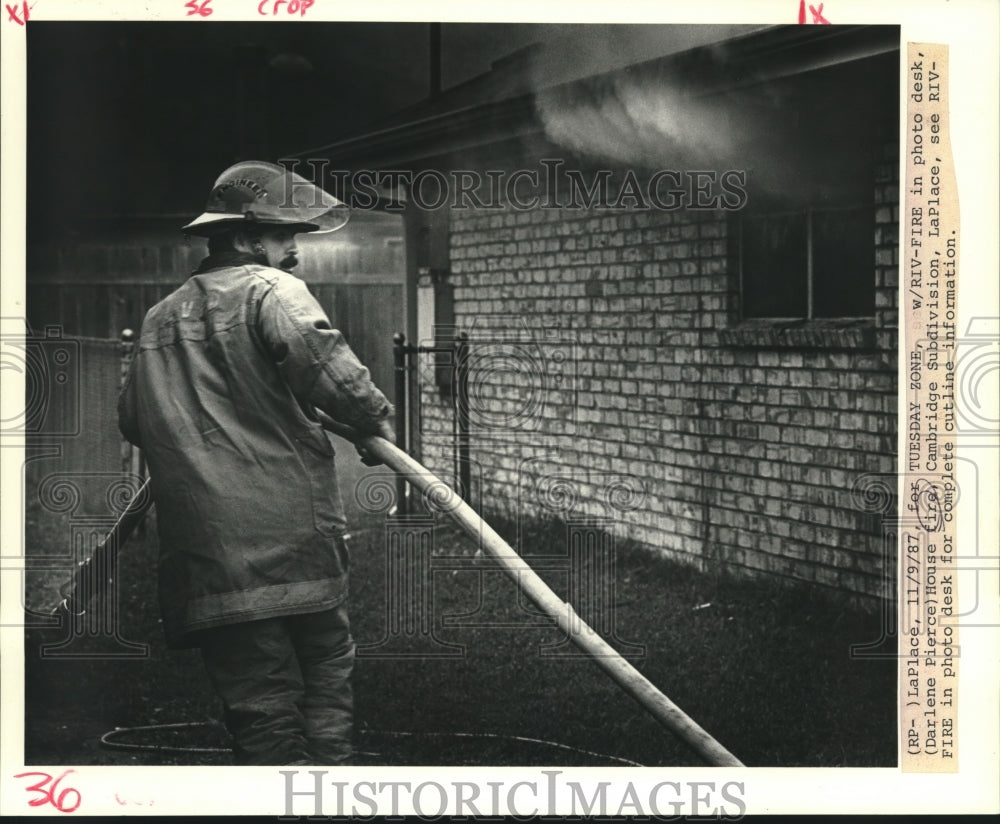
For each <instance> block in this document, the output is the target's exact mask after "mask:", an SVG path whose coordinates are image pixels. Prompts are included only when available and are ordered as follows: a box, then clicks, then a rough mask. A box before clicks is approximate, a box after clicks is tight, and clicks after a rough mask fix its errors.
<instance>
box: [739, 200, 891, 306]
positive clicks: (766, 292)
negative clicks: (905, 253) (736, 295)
mask: <svg viewBox="0 0 1000 824" xmlns="http://www.w3.org/2000/svg"><path fill="white" fill-rule="evenodd" d="M874 260H875V214H874V209H873V208H872V207H871V206H860V207H857V206H855V207H851V206H845V207H834V208H827V209H805V210H794V211H786V212H771V213H763V214H759V215H753V214H748V215H746V216H745V217H744V218H743V220H742V222H741V226H740V271H741V275H742V291H743V316H744V317H746V318H808V319H812V318H842V317H864V316H867V315H872V314H873V313H874V309H875V279H874V269H873V265H874Z"/></svg>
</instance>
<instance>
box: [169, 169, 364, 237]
mask: <svg viewBox="0 0 1000 824" xmlns="http://www.w3.org/2000/svg"><path fill="white" fill-rule="evenodd" d="M348 217H349V210H348V208H347V206H346V205H345V204H343V203H342V202H341V201H339V200H338V199H337V198H335V197H334V196H333V195H331V194H328V193H327V192H324V191H323V190H322V189H321V188H319V187H318V186H315V185H313V184H312V183H310V182H309V181H308V180H306V179H305V178H304V177H302V176H301V175H298V174H295V173H294V172H290V171H288V170H287V169H285V168H283V167H281V166H278V165H276V164H274V163H267V162H265V161H261V160H247V161H244V162H242V163H237V164H236V165H235V166H230V167H229V168H228V169H226V171H224V172H223V173H222V174H221V175H219V179H218V180H216V181H215V185H214V186H213V187H212V193H211V194H210V195H209V197H208V205H206V206H205V211H204V213H203V214H201V215H199V216H198V217H196V218H195V219H194V220H192V221H191V222H190V223H189V224H187V226H185V227H184V231H185V232H188V233H190V234H193V235H201V236H202V237H208V236H210V235H212V234H215V233H216V232H218V231H220V230H224V229H232V228H236V227H238V226H267V225H283V226H295V227H297V228H296V231H297V232H332V231H333V230H334V229H339V228H341V227H342V226H343V225H344V224H345V223H347V219H348Z"/></svg>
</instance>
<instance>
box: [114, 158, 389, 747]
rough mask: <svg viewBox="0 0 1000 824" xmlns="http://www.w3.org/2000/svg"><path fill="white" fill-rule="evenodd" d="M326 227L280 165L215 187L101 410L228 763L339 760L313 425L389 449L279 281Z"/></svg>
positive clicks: (348, 653) (328, 543) (329, 331)
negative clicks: (184, 274) (201, 252)
mask: <svg viewBox="0 0 1000 824" xmlns="http://www.w3.org/2000/svg"><path fill="white" fill-rule="evenodd" d="M346 219H347V210H346V208H345V207H344V206H343V204H341V203H340V201H338V200H337V199H336V198H334V197H332V196H331V195H329V194H328V193H327V192H325V191H323V190H322V189H320V188H318V187H316V186H314V185H312V184H311V183H309V182H308V181H306V180H304V179H303V178H302V177H300V176H299V175H297V174H294V173H292V172H290V171H288V170H286V169H284V168H282V167H281V166H277V165H274V164H271V163H264V162H256V161H254V162H244V163H238V164H236V165H235V166H232V167H231V168H229V169H227V170H226V171H225V172H223V174H222V175H221V176H220V177H219V179H218V180H217V181H216V182H215V185H214V187H213V188H212V191H211V194H210V197H209V201H208V205H207V207H206V209H205V212H204V213H203V214H202V215H200V216H199V217H197V218H196V219H195V220H193V221H191V222H190V223H189V224H187V225H186V226H185V227H184V230H185V231H186V232H188V233H190V234H196V235H201V236H204V237H206V238H208V249H209V255H208V257H207V258H205V260H203V261H202V263H201V265H200V266H199V267H198V269H197V270H196V271H195V272H194V273H193V274H192V275H191V276H190V277H189V278H188V279H187V280H186V282H185V283H184V284H183V285H182V286H181V287H180V288H179V289H177V290H176V291H175V292H173V293H172V294H171V295H169V296H167V297H166V298H164V299H163V300H162V301H160V302H159V303H157V304H156V305H155V306H154V307H153V308H152V309H150V310H149V312H148V313H147V314H146V318H145V320H144V322H143V325H142V331H141V334H140V337H139V340H138V343H137V345H136V349H135V356H134V359H133V361H132V364H131V367H130V371H129V374H128V377H127V380H126V383H125V385H124V387H123V389H122V394H121V396H120V398H119V404H118V418H119V427H120V429H121V431H122V433H123V434H124V435H125V437H126V438H128V440H129V441H131V442H132V443H133V444H136V445H137V446H139V447H141V448H142V450H143V452H144V455H145V458H146V461H147V464H148V466H149V475H150V484H151V489H152V494H153V500H154V502H155V504H156V510H157V519H156V521H157V529H158V534H159V543H160V557H159V584H158V587H159V601H160V608H161V612H162V616H163V625H164V629H165V632H166V637H167V643H168V646H170V647H171V648H185V647H199V648H200V650H201V655H202V658H203V660H204V663H205V668H206V671H207V673H208V676H209V679H210V681H211V683H212V685H213V687H214V689H215V691H216V692H217V693H218V695H219V696H220V698H221V700H222V703H223V706H224V709H225V722H226V726H227V728H228V730H229V732H230V734H231V736H232V739H233V746H234V752H235V760H236V762H237V763H238V764H256V765H295V764H321V765H331V764H342V763H348V762H349V760H350V757H351V753H352V748H351V737H352V736H351V731H352V695H351V684H350V677H351V671H352V666H353V660H354V642H353V640H352V638H351V634H350V628H349V623H348V616H347V609H346V599H347V589H348V568H349V556H348V548H347V545H346V543H345V540H344V534H345V529H346V524H345V519H344V512H343V507H342V504H341V500H340V495H339V491H338V488H337V483H336V478H335V474H334V453H333V449H332V447H331V445H330V442H329V440H328V439H327V437H326V434H325V433H324V431H323V429H322V428H321V426H320V424H319V423H318V421H317V416H316V412H315V410H316V409H319V410H322V411H323V412H325V413H327V414H328V415H330V416H331V417H333V418H335V419H336V420H338V421H340V422H342V423H345V424H349V425H350V426H353V427H354V428H355V429H356V430H358V432H359V433H360V434H361V435H369V434H374V435H379V436H381V437H384V438H387V439H389V440H393V433H392V428H391V427H390V426H389V423H388V418H389V416H390V415H391V413H392V409H391V407H390V404H389V402H388V400H387V399H386V397H385V395H384V394H383V393H382V392H381V391H379V389H378V388H376V387H375V385H374V384H373V383H372V381H371V378H370V374H369V371H368V369H366V368H365V367H364V366H363V365H362V364H361V363H360V362H359V360H358V358H357V357H356V356H355V354H354V353H353V352H352V351H351V349H350V348H349V346H348V345H347V343H346V342H345V340H344V337H343V336H342V335H341V334H340V332H338V331H337V330H336V329H333V328H332V327H331V324H330V321H329V319H328V318H327V316H326V314H325V313H324V312H323V310H322V308H321V307H320V305H319V304H318V303H317V301H316V300H315V299H314V298H313V297H312V295H311V294H310V293H309V291H308V289H307V288H306V285H305V283H303V281H302V280H301V279H299V278H297V277H296V276H295V275H294V274H293V273H292V272H293V270H294V267H295V265H296V263H297V262H298V249H297V247H296V245H295V236H296V234H299V233H302V232H324V231H332V230H334V229H337V228H339V227H340V226H342V225H343V224H344V223H345V222H346ZM363 457H364V456H363Z"/></svg>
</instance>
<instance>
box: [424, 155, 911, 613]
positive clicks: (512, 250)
mask: <svg viewBox="0 0 1000 824" xmlns="http://www.w3.org/2000/svg"><path fill="white" fill-rule="evenodd" d="M896 170H897V160H896V157H895V154H894V152H893V151H887V152H886V153H885V154H884V156H883V158H882V162H881V163H880V165H879V167H878V169H877V170H876V175H875V203H876V218H875V219H876V226H874V227H873V231H875V237H876V259H875V261H874V274H873V276H874V278H875V283H876V317H875V322H874V328H872V326H871V324H869V325H868V326H867V327H853V328H851V327H849V328H826V329H824V328H809V329H805V330H799V331H798V332H788V331H781V330H777V331H776V330H775V329H774V328H773V327H769V328H764V327H762V326H761V325H760V324H758V325H756V326H754V325H745V324H740V323H739V316H738V306H737V301H738V297H739V296H738V287H737V282H736V273H735V272H734V271H733V269H734V266H733V265H732V263H731V261H730V250H729V245H728V243H727V235H728V233H729V231H730V229H729V223H728V220H727V215H726V214H725V213H723V212H693V211H657V210H650V211H628V210H622V211H618V212H610V211H604V212H602V211H599V210H593V211H587V210H570V209H563V210H535V211H515V210H512V209H509V210H506V211H500V212H489V213H484V212H478V213H477V212H474V211H462V212H455V213H453V215H452V221H451V227H450V230H451V240H450V268H451V283H452V284H453V285H454V287H455V293H454V294H455V314H456V319H457V323H458V326H459V327H460V328H465V329H467V330H469V331H470V334H471V338H472V349H471V351H472V353H473V356H472V371H471V377H470V383H471V385H472V400H471V403H470V406H471V408H472V413H473V414H472V419H473V426H472V430H473V431H472V458H473V464H474V469H473V473H472V479H473V490H472V492H473V502H474V504H477V505H479V506H481V507H483V509H484V510H486V511H487V512H500V513H503V514H505V515H514V516H517V517H524V516H537V515H558V516H561V517H563V518H577V517H602V518H610V519H611V520H612V521H613V522H615V523H616V524H617V526H616V527H615V529H616V531H617V532H618V533H619V534H621V535H622V536H623V537H627V538H630V539H634V540H637V541H639V542H641V543H642V544H644V545H646V546H648V547H650V548H651V549H652V550H655V551H657V552H660V553H662V554H664V555H666V556H669V557H672V558H675V559H679V560H682V561H685V562H689V563H693V564H696V565H698V566H700V567H702V568H704V569H713V568H717V567H718V566H719V565H722V566H725V567H727V568H730V569H736V570H739V571H742V572H743V573H745V574H749V575H760V574H769V575H775V576H781V577H784V578H788V579H797V580H802V581H809V582H815V583H816V584H818V585H821V586H825V587H836V588H840V589H842V590H847V591H849V592H851V593H856V594H857V595H860V596H877V595H880V594H882V573H883V569H884V567H885V559H884V558H883V551H884V550H883V539H882V530H881V522H880V513H879V512H878V511H868V510H867V508H866V506H865V505H864V503H863V501H862V500H861V498H862V497H863V496H862V495H861V494H860V493H859V488H860V487H862V486H863V485H864V483H865V479H866V478H867V477H868V476H871V475H883V476H889V475H891V474H892V473H894V472H895V466H896V459H895V453H896V342H895V341H896V326H897V310H896V304H897V299H896V283H897V267H898V259H897V258H898V252H897V238H896V223H897V220H898V205H897V203H898V186H897V171H896ZM505 336H506V338H509V340H505ZM533 359H534V365H533ZM421 417H422V421H421V426H422V433H423V437H422V450H423V458H424V462H425V463H426V464H428V465H429V466H431V467H432V468H435V469H437V470H438V471H440V472H442V473H443V474H446V475H448V474H449V473H450V472H451V470H452V468H453V465H454V450H453V441H452V438H451V433H452V431H453V415H452V410H451V408H450V405H449V403H448V402H445V401H442V400H441V398H440V397H439V396H438V394H437V393H436V392H435V391H434V388H433V386H432V385H431V384H430V382H429V381H425V383H424V387H423V393H422V410H421ZM891 486H892V485H891V483H890V484H888V485H887V488H891ZM890 508H891V500H890Z"/></svg>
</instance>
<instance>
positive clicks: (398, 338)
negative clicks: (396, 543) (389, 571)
mask: <svg viewBox="0 0 1000 824" xmlns="http://www.w3.org/2000/svg"><path fill="white" fill-rule="evenodd" d="M392 341H393V347H392V356H393V365H394V368H395V377H396V443H397V445H398V446H399V448H400V449H402V450H403V451H404V452H406V451H409V443H408V441H409V438H407V426H406V421H407V411H408V410H407V401H408V398H407V390H408V387H407V384H408V381H407V374H406V373H407V363H406V335H404V334H403V333H402V332H397V333H396V334H395V335H393V336H392ZM406 512H407V500H406V479H405V478H404V477H403V475H402V474H397V475H396V513H397V514H399V515H405V514H406Z"/></svg>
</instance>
